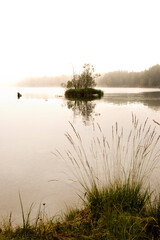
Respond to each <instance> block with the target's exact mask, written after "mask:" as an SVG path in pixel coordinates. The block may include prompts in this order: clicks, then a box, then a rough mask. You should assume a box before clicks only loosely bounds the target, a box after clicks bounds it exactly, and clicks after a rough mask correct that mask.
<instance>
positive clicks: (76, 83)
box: [65, 64, 103, 101]
mask: <svg viewBox="0 0 160 240" xmlns="http://www.w3.org/2000/svg"><path fill="white" fill-rule="evenodd" d="M99 76H100V75H99V74H94V67H93V65H90V64H84V66H83V71H82V73H81V74H75V73H73V78H72V80H70V81H68V82H67V84H66V86H65V87H66V88H67V89H68V90H66V91H65V97H66V98H67V99H70V100H88V101H91V100H95V99H100V98H101V97H103V91H101V90H99V89H95V88H94V87H95V86H96V83H95V78H97V77H99Z"/></svg>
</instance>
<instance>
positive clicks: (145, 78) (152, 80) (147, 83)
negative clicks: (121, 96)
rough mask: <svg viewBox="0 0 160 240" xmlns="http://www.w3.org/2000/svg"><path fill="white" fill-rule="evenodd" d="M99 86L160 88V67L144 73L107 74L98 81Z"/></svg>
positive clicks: (117, 72) (121, 72)
mask: <svg viewBox="0 0 160 240" xmlns="http://www.w3.org/2000/svg"><path fill="white" fill-rule="evenodd" d="M97 84H98V85H99V86H104V87H160V65H158V64H157V65H155V66H153V67H151V68H149V69H148V70H145V71H142V72H127V71H114V72H109V73H105V74H104V75H102V76H101V77H100V78H99V79H98V80H97Z"/></svg>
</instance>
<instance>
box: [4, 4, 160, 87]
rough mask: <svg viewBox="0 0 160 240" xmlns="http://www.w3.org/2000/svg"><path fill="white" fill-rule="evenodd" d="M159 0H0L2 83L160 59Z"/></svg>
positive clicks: (140, 65) (141, 67)
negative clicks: (89, 67) (89, 68)
mask: <svg viewBox="0 0 160 240" xmlns="http://www.w3.org/2000/svg"><path fill="white" fill-rule="evenodd" d="M159 9H160V0H0V83H4V82H6V83H7V82H12V81H15V80H20V79H22V78H25V77H34V76H44V75H46V76H52V75H61V74H71V73H72V66H74V68H75V70H77V72H78V71H79V69H80V68H81V67H82V65H83V64H84V63H91V64H93V65H94V67H95V70H96V72H108V71H113V70H129V71H132V70H133V71H141V70H144V69H148V68H149V67H151V66H153V65H155V64H160V33H159V24H160V14H159Z"/></svg>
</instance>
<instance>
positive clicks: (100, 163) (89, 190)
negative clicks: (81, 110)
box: [0, 116, 160, 240]
mask: <svg viewBox="0 0 160 240" xmlns="http://www.w3.org/2000/svg"><path fill="white" fill-rule="evenodd" d="M72 129H73V134H72V136H71V135H70V134H68V133H67V134H66V137H67V139H68V141H69V142H70V144H71V148H72V149H70V150H66V151H65V152H64V154H63V153H61V152H59V151H57V153H56V155H57V156H58V157H60V158H62V159H63V160H64V161H66V162H67V164H68V165H69V167H70V169H71V170H72V171H73V176H75V178H74V179H73V180H75V179H76V180H77V181H78V182H79V184H80V185H81V187H82V189H83V191H82V193H81V195H80V197H81V199H82V202H83V205H82V208H81V209H77V208H75V209H74V208H73V209H68V210H67V211H66V213H65V214H64V216H62V217H59V218H53V219H47V217H44V216H45V214H44V212H43V211H41V210H40V208H39V211H38V214H37V217H36V218H35V223H32V224H30V219H29V218H30V213H31V209H32V205H31V207H30V209H29V211H28V213H27V215H26V217H25V214H24V208H23V204H22V199H21V196H20V204H21V209H22V220H23V225H22V227H17V228H13V227H12V224H11V223H12V221H11V216H10V218H9V221H8V224H6V225H5V226H4V227H3V228H2V229H1V232H0V239H58V240H66V239H68V240H69V239H70V240H71V239H75V240H76V239H82V240H83V239H91V240H92V239H95V240H96V239H102V240H103V239H104V240H105V239H109V240H110V239H120V240H121V239H137V240H139V239H160V197H159V196H157V197H156V198H153V192H154V189H151V188H150V180H149V179H150V177H151V175H152V174H154V169H155V168H156V167H157V166H158V163H159V152H157V146H159V136H157V133H156V129H155V128H152V127H151V126H150V125H148V121H147V120H146V121H145V122H144V123H143V124H140V123H139V121H138V120H137V119H136V117H134V116H132V129H131V131H130V132H129V133H128V136H127V141H126V140H125V139H126V138H125V137H124V129H123V128H120V127H119V126H118V124H117V123H116V124H115V125H114V126H113V128H112V139H111V140H110V141H108V140H107V138H106V137H105V136H104V134H103V131H102V130H101V128H100V126H97V129H98V131H96V132H94V133H93V138H92V139H91V143H90V146H87V148H86V144H84V140H83V139H82V138H81V136H80V135H79V133H78V132H77V131H76V129H75V128H74V126H72ZM126 131H127V132H128V130H126ZM88 148H90V151H88ZM91 156H92V157H91Z"/></svg>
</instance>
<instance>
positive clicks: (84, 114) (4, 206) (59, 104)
mask: <svg viewBox="0 0 160 240" xmlns="http://www.w3.org/2000/svg"><path fill="white" fill-rule="evenodd" d="M102 90H103V91H104V97H103V98H102V99H100V100H94V101H89V102H87V101H81V102H79V101H69V100H67V99H65V97H64V91H65V90H64V89H63V88H0V143H1V144H0V156H1V157H0V166H1V168H0V169H1V174H0V190H1V191H0V199H1V204H0V217H1V218H2V217H4V218H5V217H7V216H9V214H10V212H12V215H13V219H15V221H16V222H18V223H21V209H20V202H19V192H20V194H21V197H22V200H23V205H24V208H25V210H26V211H27V210H28V209H29V207H30V205H31V203H33V202H34V203H35V208H34V209H33V215H34V214H36V212H37V208H38V206H39V204H41V203H45V204H46V212H47V214H48V216H49V217H50V216H53V215H54V214H59V213H61V211H64V210H65V209H66V206H73V205H74V204H77V205H78V204H79V203H80V199H79V198H78V196H77V193H78V187H79V185H78V183H76V182H73V181H71V180H70V178H72V174H71V172H70V170H69V168H68V167H67V166H66V163H65V162H64V161H62V160H60V159H58V158H56V156H55V155H54V154H53V153H54V152H55V151H56V149H58V150H59V151H60V152H61V151H62V152H63V151H64V150H65V149H68V148H69V147H70V145H69V142H68V141H67V139H66V137H65V133H66V132H69V133H70V134H71V135H72V134H73V130H72V128H71V125H70V123H72V124H73V125H74V127H75V128H76V129H77V131H78V132H79V133H80V135H81V136H82V138H83V139H84V141H85V144H86V146H87V144H88V146H89V141H90V138H91V136H92V129H93V125H96V124H97V123H98V124H99V125H100V126H101V128H102V130H103V133H104V135H105V136H106V137H108V138H109V139H110V136H111V131H112V125H115V123H116V122H118V124H119V125H120V126H123V128H124V131H126V132H128V131H129V130H130V127H131V119H132V114H134V115H136V117H137V118H138V119H139V121H140V122H142V123H143V122H144V121H145V120H146V118H148V122H149V123H150V124H151V125H152V126H153V127H154V126H155V127H156V131H157V134H160V126H158V125H157V124H155V123H154V122H153V120H155V121H157V122H160V90H159V89H143V88H141V89H140V88H102ZM17 92H20V93H21V94H22V97H20V98H19V99H18V98H17ZM69 122H70V123H69ZM154 184H155V185H156V184H157V185H158V184H159V182H158V179H157V178H156V181H155V182H154Z"/></svg>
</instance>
